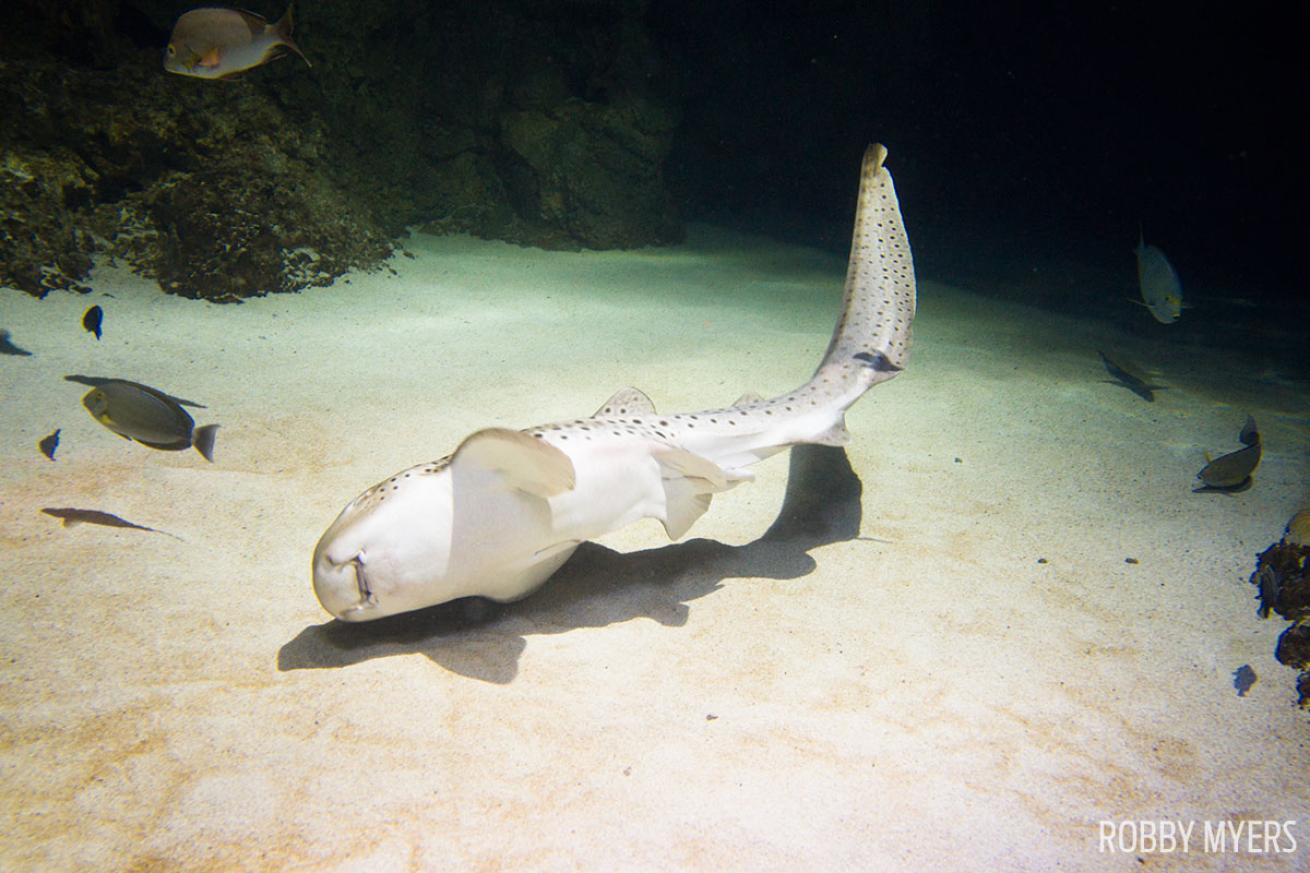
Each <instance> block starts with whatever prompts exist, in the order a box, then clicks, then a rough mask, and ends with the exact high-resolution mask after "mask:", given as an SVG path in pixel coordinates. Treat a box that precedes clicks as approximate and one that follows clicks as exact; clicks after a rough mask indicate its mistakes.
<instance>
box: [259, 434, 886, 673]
mask: <svg viewBox="0 0 1310 873" xmlns="http://www.w3.org/2000/svg"><path fill="white" fill-rule="evenodd" d="M790 461H791V463H790V467H789V471H788V478H787V492H786V497H785V498H784V500H783V504H782V509H781V510H780V511H779V513H778V516H777V518H776V519H774V522H773V524H772V525H771V526H770V527H769V529H768V530H767V531H765V533H764V534H763V535H762V536H761V537H760V538H759V539H757V540H755V541H754V542H751V543H748V544H746V545H744V546H730V545H725V544H723V543H719V542H715V541H713V540H707V539H700V538H697V539H692V540H688V541H686V542H682V543H675V544H673V545H669V546H663V547H660V548H655V549H648V550H645V551H640V552H632V553H628V554H623V553H620V552H616V551H614V550H612V549H607V548H605V547H604V546H599V545H596V544H595V543H583V544H582V546H580V547H579V548H578V551H577V553H576V554H574V556H573V558H572V559H571V560H570V561H569V562H568V563H567V564H565V565H564V567H563V568H562V569H561V570H560V571H559V572H558V573H557V574H556V575H555V576H554V577H553V578H552V579H551V581H550V583H549V584H548V585H547V586H546V587H545V588H543V589H542V590H541V591H539V592H537V593H536V594H534V595H533V596H532V597H530V598H527V599H525V600H520V601H516V602H513V603H507V604H498V603H494V602H492V601H489V600H483V599H480V598H465V599H463V600H457V601H453V602H450V603H443V604H441V605H440V606H433V607H430V608H428V609H423V610H419V611H416V612H409V613H402V614H400V615H395V616H390V617H387V618H382V619H378V620H377V621H374V622H369V623H367V624H349V623H346V622H341V621H337V620H335V619H334V620H332V621H328V622H325V623H323V624H319V625H311V626H310V627H307V628H305V629H304V630H302V631H301V632H300V633H299V634H297V635H296V637H295V638H294V639H293V640H291V641H290V642H288V643H286V645H284V646H283V647H282V649H281V650H280V651H279V652H278V669H279V670H284V671H285V670H305V669H314V668H324V667H345V666H349V665H351V664H358V663H362V662H364V661H369V660H372V659H374V658H385V657H390V656H392V655H407V654H412V653H416V652H417V653H421V654H423V655H426V656H427V657H429V658H431V659H432V660H433V661H435V662H436V663H438V664H440V665H441V666H443V667H445V668H446V669H448V670H450V671H451V672H453V673H458V674H460V675H462V676H468V677H470V678H474V679H481V680H483V681H485V682H493V683H497V684H506V683H509V682H511V681H513V679H514V677H515V676H516V675H517V674H518V659H519V655H520V654H521V653H522V652H523V650H524V649H525V648H526V646H527V641H526V637H528V636H532V635H537V634H553V633H563V632H566V631H570V630H574V629H577V628H585V627H604V626H606V625H609V624H614V623H617V622H623V621H628V620H630V619H633V618H650V619H653V620H655V621H658V622H659V623H660V624H662V625H665V626H666V627H681V626H682V625H684V624H686V622H687V618H688V616H689V614H690V611H691V610H690V607H689V606H688V604H689V603H690V602H691V601H693V600H696V599H697V598H700V597H704V596H705V595H707V594H710V593H712V592H713V591H716V590H718V589H719V588H720V587H721V586H722V583H723V582H724V581H725V580H727V579H734V578H761V579H776V580H786V579H799V578H802V577H804V576H806V575H808V574H810V573H811V572H813V570H814V569H815V567H816V564H815V562H814V559H813V558H811V557H810V555H809V552H810V551H811V550H812V549H815V548H817V547H819V546H823V545H828V544H831V543H838V542H845V541H848V540H853V539H856V538H858V537H859V533H860V520H861V509H860V495H861V493H862V492H863V486H862V485H861V483H860V479H859V477H858V476H856V474H855V471H854V470H852V469H851V465H850V461H849V459H848V458H847V457H846V452H845V450H844V449H841V448H832V447H827V446H813V445H802V446H797V447H795V448H793V449H792V450H791V459H790Z"/></svg>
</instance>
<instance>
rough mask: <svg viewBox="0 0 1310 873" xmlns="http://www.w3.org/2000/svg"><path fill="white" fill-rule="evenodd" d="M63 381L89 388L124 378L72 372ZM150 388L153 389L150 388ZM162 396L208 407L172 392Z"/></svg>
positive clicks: (182, 403)
mask: <svg viewBox="0 0 1310 873" xmlns="http://www.w3.org/2000/svg"><path fill="white" fill-rule="evenodd" d="M64 381H65V382H76V383H77V384H79V385H86V386H88V387H91V388H99V387H100V386H101V385H108V384H109V383H110V382H122V381H124V380H122V379H111V378H109V377H108V376H83V375H81V374H74V375H72V376H65V377H64ZM132 384H136V383H132ZM152 390H154V389H152ZM159 393H161V394H163V392H162V391H161V392H159ZM164 396H165V397H167V398H168V399H169V400H172V401H173V402H174V403H179V404H181V405H182V406H190V407H191V408H192V409H208V408H209V407H208V406H206V405H205V404H203V403H196V402H195V401H194V400H183V399H182V398H181V397H175V396H174V395H172V394H164Z"/></svg>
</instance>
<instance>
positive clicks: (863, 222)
mask: <svg viewBox="0 0 1310 873" xmlns="http://www.w3.org/2000/svg"><path fill="white" fill-rule="evenodd" d="M886 158H887V149H886V148H885V147H883V146H882V145H881V144H878V143H875V144H873V145H871V146H869V147H868V149H866V150H865V152H864V162H863V165H862V166H861V168H860V195H859V201H858V203H857V205H856V208H855V229H854V232H853V233H852V236H851V256H850V261H849V263H848V265H847V268H846V291H845V296H844V298H843V303H842V313H841V317H840V318H839V319H838V320H837V326H836V328H835V329H834V330H833V333H832V339H831V340H830V341H829V343H828V349H827V351H826V352H824V355H823V359H822V361H821V362H820V363H819V367H818V369H817V370H815V372H814V376H813V377H812V378H811V379H810V381H809V382H808V383H806V384H805V385H804V386H803V387H802V388H800V389H799V391H797V392H795V393H796V394H800V395H805V396H807V397H808V398H810V399H811V400H813V401H817V402H816V403H815V404H814V405H815V406H819V407H821V408H822V409H824V410H826V411H827V413H828V415H827V416H824V418H826V421H818V422H815V421H813V420H812V421H811V425H812V428H813V429H812V430H811V432H810V433H806V434H804V435H803V436H802V437H801V438H800V439H797V440H796V442H807V443H817V444H819V445H829V446H840V445H845V444H846V442H847V441H848V440H849V439H850V436H849V434H848V433H847V432H846V425H845V421H844V418H845V415H844V414H845V411H846V410H847V409H848V408H850V406H851V404H853V403H855V401H856V400H859V399H860V397H862V396H863V395H864V392H866V391H868V390H869V389H870V388H872V387H873V386H874V385H877V384H878V383H880V382H886V381H887V380H888V379H892V378H894V377H895V376H896V375H897V374H898V373H900V372H901V370H903V369H905V365H906V363H908V361H909V357H910V324H911V322H912V321H913V320H914V309H915V296H916V291H915V279H914V259H913V256H912V255H911V253H910V241H909V238H908V236H907V235H906V233H905V221H904V220H903V219H902V218H901V207H900V201H899V200H898V199H897V197H896V186H895V184H893V182H892V177H891V173H890V172H888V170H887V168H886V167H884V166H883V162H884V161H885V160H886Z"/></svg>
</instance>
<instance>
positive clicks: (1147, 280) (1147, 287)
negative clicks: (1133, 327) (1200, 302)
mask: <svg viewBox="0 0 1310 873" xmlns="http://www.w3.org/2000/svg"><path fill="white" fill-rule="evenodd" d="M1137 284H1138V285H1139V287H1140V288H1141V290H1142V305H1144V306H1145V307H1146V308H1147V309H1149V310H1151V315H1152V316H1154V317H1155V320H1156V321H1158V322H1160V323H1161V324H1173V323H1174V322H1175V321H1177V320H1178V316H1179V315H1181V314H1182V311H1183V288H1182V283H1181V282H1179V281H1178V273H1177V272H1175V271H1174V267H1173V264H1171V263H1169V259H1168V258H1166V257H1165V256H1164V252H1162V251H1160V250H1159V249H1158V248H1156V247H1155V246H1148V245H1147V244H1146V242H1145V241H1144V240H1142V241H1139V242H1138V244H1137Z"/></svg>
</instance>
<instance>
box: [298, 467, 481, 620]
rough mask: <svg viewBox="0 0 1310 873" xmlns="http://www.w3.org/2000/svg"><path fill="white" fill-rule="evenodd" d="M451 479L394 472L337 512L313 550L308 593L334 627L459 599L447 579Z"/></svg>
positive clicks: (439, 471)
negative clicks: (333, 621)
mask: <svg viewBox="0 0 1310 873" xmlns="http://www.w3.org/2000/svg"><path fill="white" fill-rule="evenodd" d="M451 516H452V512H451V476H450V471H449V469H448V468H445V467H443V466H442V465H441V462H435V463H433V464H427V465H422V466H419V467H415V468H413V469H410V470H406V471H405V472H403V473H398V474H396V475H395V476H393V477H391V478H390V479H388V480H387V481H385V482H381V483H379V484H378V485H375V486H373V487H372V488H370V489H369V490H368V491H365V492H364V493H363V494H361V495H360V496H359V497H357V498H355V500H353V501H351V503H350V504H349V505H348V506H347V507H346V508H345V509H344V510H342V512H341V514H340V515H339V516H337V519H336V521H334V522H333V523H332V525H331V526H330V527H329V528H328V529H327V531H326V532H324V534H323V536H322V537H321V538H320V539H319V541H318V546H317V547H316V548H315V549H314V594H315V595H316V596H317V597H318V601H319V603H321V604H323V608H324V609H326V610H327V611H328V612H330V613H332V615H334V616H335V617H336V618H339V619H340V620H342V621H349V622H357V621H371V620H372V619H375V618H382V617H383V616H387V615H394V614H395V613H398V612H406V611H408V610H412V609H419V608H421V607H423V606H427V605H429V604H431V603H434V602H441V601H444V600H451V599H454V598H455V597H458V596H460V592H459V590H458V583H457V581H455V580H453V579H450V578H449V573H448V569H449V567H450V550H451V548H450V547H451V532H452V518H451Z"/></svg>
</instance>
